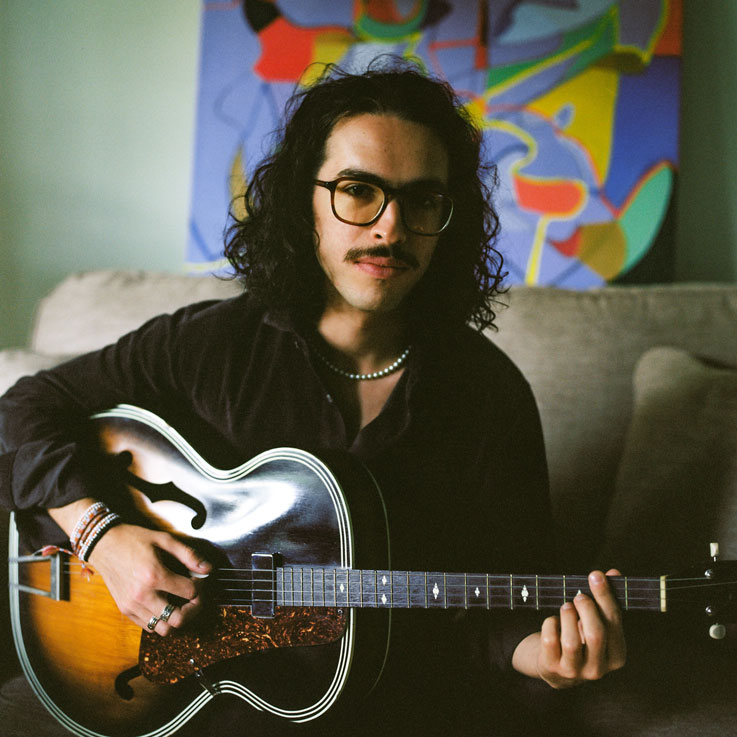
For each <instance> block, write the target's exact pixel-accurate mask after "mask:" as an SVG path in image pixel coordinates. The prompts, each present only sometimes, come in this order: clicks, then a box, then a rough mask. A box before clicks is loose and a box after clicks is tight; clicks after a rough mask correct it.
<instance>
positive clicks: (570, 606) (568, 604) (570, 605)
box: [561, 601, 573, 609]
mask: <svg viewBox="0 0 737 737" xmlns="http://www.w3.org/2000/svg"><path fill="white" fill-rule="evenodd" d="M561 609H573V602H571V601H567V602H566V603H565V604H563V606H562V607H561Z"/></svg>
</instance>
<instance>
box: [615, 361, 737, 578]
mask: <svg viewBox="0 0 737 737" xmlns="http://www.w3.org/2000/svg"><path fill="white" fill-rule="evenodd" d="M634 387H635V411H634V414H633V418H632V423H631V425H630V428H629V431H628V433H627V438H626V443H625V449H624V454H623V456H622V463H621V466H620V469H619V474H618V476H617V486H616V491H615V495H614V498H613V500H612V506H611V509H610V513H609V517H608V519H607V524H606V534H605V548H604V551H603V553H602V557H603V562H604V563H605V564H606V565H609V564H612V565H615V564H616V565H617V566H618V567H619V568H621V569H623V570H626V571H627V573H628V574H630V573H635V574H636V573H643V574H650V575H653V574H663V573H670V572H674V571H680V570H684V569H688V568H689V567H690V566H693V565H696V564H697V563H701V561H703V560H706V558H707V557H708V555H709V543H710V542H712V541H717V542H719V543H720V546H721V553H722V555H723V557H725V558H728V559H732V560H734V559H737V371H735V370H733V369H731V368H722V367H718V366H713V365H709V364H707V363H704V362H702V361H700V360H698V359H697V358H695V357H693V356H692V355H690V354H689V353H687V352H685V351H682V350H677V349H674V348H655V349H652V350H650V351H648V352H646V353H645V354H644V355H643V357H642V359H641V360H640V362H639V363H638V365H637V369H636V372H635V376H634Z"/></svg>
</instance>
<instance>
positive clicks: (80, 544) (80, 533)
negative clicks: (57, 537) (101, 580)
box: [69, 502, 121, 563]
mask: <svg viewBox="0 0 737 737" xmlns="http://www.w3.org/2000/svg"><path fill="white" fill-rule="evenodd" d="M120 522H121V519H120V516H119V515H118V514H116V513H115V512H111V511H110V508H109V507H108V506H107V505H106V504H104V503H103V502H95V503H94V504H92V505H91V506H90V507H89V508H88V509H87V510H86V511H85V512H84V514H83V515H82V516H81V517H80V518H79V521H78V522H77V524H76V525H75V526H74V529H73V530H72V534H71V535H70V538H69V541H70V542H71V547H72V551H73V552H74V555H76V556H77V558H79V560H81V561H82V562H83V563H85V562H87V559H88V557H89V555H90V553H91V552H92V548H93V547H94V546H95V545H96V544H97V542H98V541H99V539H100V538H101V537H102V535H103V534H104V533H105V532H106V531H107V530H109V529H110V528H111V527H113V526H115V525H117V524H119V523H120Z"/></svg>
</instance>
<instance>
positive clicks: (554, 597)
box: [67, 562, 734, 609]
mask: <svg viewBox="0 0 737 737" xmlns="http://www.w3.org/2000/svg"><path fill="white" fill-rule="evenodd" d="M67 567H68V568H69V569H71V568H77V569H79V571H80V572H81V573H83V572H84V570H85V569H84V567H83V566H82V565H81V564H75V563H73V562H69V563H67ZM221 570H226V569H221ZM230 570H232V571H241V572H243V573H247V574H250V575H251V580H250V581H249V580H248V579H247V578H246V579H240V580H238V579H236V581H235V582H238V583H244V584H249V583H250V584H251V586H250V587H249V586H247V585H246V586H244V587H243V588H226V589H225V591H226V592H227V594H228V595H229V596H230V597H231V599H229V600H225V601H222V602H219V603H228V602H230V603H234V602H238V601H240V600H239V599H238V598H237V596H236V595H237V594H244V595H248V596H249V598H247V599H245V600H244V601H246V602H250V601H252V600H253V596H254V595H255V594H259V593H270V594H272V595H273V596H272V597H268V598H267V597H264V598H261V599H259V601H260V602H265V603H276V604H277V605H278V603H279V601H280V598H279V590H278V589H279V588H281V601H282V603H284V602H285V601H286V600H287V599H288V598H291V599H292V602H296V601H297V599H299V601H300V605H302V606H305V605H307V603H306V602H308V601H309V602H310V603H311V604H312V605H315V604H316V603H317V602H320V601H321V602H322V604H321V605H322V606H328V605H329V604H328V603H326V597H325V595H326V594H327V600H328V601H330V594H331V593H332V594H333V596H332V601H333V602H334V604H335V605H336V606H337V605H339V604H340V603H343V602H340V597H339V596H338V595H337V591H336V590H335V589H331V586H330V584H332V583H333V582H332V581H330V578H329V577H328V581H327V583H328V586H327V587H325V582H324V581H323V580H322V579H321V578H319V577H312V575H311V574H312V573H314V569H311V568H307V569H296V570H298V571H300V574H301V573H304V571H307V572H309V573H310V577H307V576H305V577H304V580H297V581H296V584H295V582H294V581H293V582H292V583H291V587H290V585H289V584H287V587H286V590H285V589H284V582H283V580H282V581H278V582H277V590H276V591H275V589H274V586H273V585H271V582H272V581H273V578H271V577H269V578H268V579H267V578H266V576H265V575H263V576H262V577H261V578H260V577H259V574H266V573H267V572H259V571H253V570H251V569H230ZM281 570H284V569H281ZM287 570H290V571H292V570H293V569H287ZM317 570H320V571H323V570H324V569H317ZM329 570H332V569H329ZM336 570H342V571H347V570H348V569H336ZM351 570H352V572H355V573H356V574H358V573H359V571H358V570H357V569H351ZM393 573H394V575H400V576H402V572H396V571H395V572H393ZM404 573H405V574H406V573H407V572H404ZM254 574H256V577H255V578H254V577H253V575H254ZM409 574H410V576H411V575H412V572H409ZM418 575H420V576H422V577H423V579H424V574H418ZM474 575H477V574H474ZM373 576H374V571H371V572H370V573H369V575H368V576H367V578H369V579H370V578H371V577H373ZM462 576H463V574H457V575H456V576H454V577H457V578H460V577H462ZM469 576H470V574H469ZM479 577H485V576H483V574H481V576H479ZM356 578H358V576H356ZM402 578H403V579H404V578H405V577H404V576H402ZM489 578H490V579H491V578H496V579H498V580H505V585H504V586H498V587H497V590H496V591H489V594H490V603H492V604H493V603H495V602H496V600H500V601H499V602H498V603H499V604H503V605H505V606H506V601H505V600H506V598H507V597H508V596H509V594H510V593H514V594H515V597H516V596H518V595H519V594H520V583H519V582H517V583H516V590H513V591H512V592H510V590H509V586H508V584H506V581H507V580H508V578H509V577H508V576H503V575H501V574H495V575H494V576H491V575H490V576H489ZM543 578H545V579H547V580H548V581H555V582H556V584H555V585H553V586H538V587H537V589H536V591H535V594H534V595H532V594H531V595H530V605H533V604H537V605H542V606H546V607H550V606H556V605H557V604H558V602H559V601H560V591H561V581H560V577H556V576H547V577H540V580H542V579H543ZM575 578H580V579H581V581H583V580H585V577H584V576H579V577H574V576H570V577H567V582H568V583H573V584H574V585H573V586H572V587H571V588H575ZM90 580H92V579H90ZM218 580H219V582H227V581H230V582H233V579H226V578H221V579H218ZM267 580H268V582H269V584H270V585H269V586H268V587H265V588H259V587H257V586H256V587H254V586H253V583H254V581H256V583H259V582H261V583H266V582H267ZM354 580H355V579H354ZM637 580H640V581H645V582H647V583H659V580H658V579H648V578H644V579H642V578H641V579H628V583H631V582H633V581H637ZM621 581H622V579H620V582H621ZM684 582H698V583H695V584H693V585H690V586H676V587H673V588H671V589H670V590H669V591H668V600H669V601H677V600H678V598H679V597H678V596H677V594H678V592H680V591H684V590H690V589H695V588H709V587H715V586H729V585H734V582H729V581H726V582H720V581H716V582H713V581H706V582H704V580H703V579H702V578H700V577H693V578H690V579H688V578H683V579H669V584H671V583H684ZM103 583H104V582H102V581H100V584H103ZM356 583H358V582H357V581H356ZM400 583H401V585H400V586H399V587H398V588H394V590H392V589H391V588H389V589H387V590H388V591H391V593H392V604H396V603H399V604H402V603H405V602H406V603H407V604H408V605H410V606H411V604H412V603H413V597H419V599H420V602H421V603H424V601H425V597H424V593H425V587H424V586H421V585H418V584H417V583H415V584H414V585H410V587H409V588H407V586H406V583H405V582H404V580H403V581H401V582H400ZM472 584H473V582H471V584H468V585H466V584H463V583H460V582H459V583H458V584H455V585H453V584H448V583H447V576H446V586H445V587H444V596H443V597H438V598H437V605H443V604H444V603H446V600H447V599H448V598H450V599H454V598H455V599H456V600H458V598H459V594H458V592H459V591H460V592H461V594H460V595H461V596H464V597H465V595H466V594H467V593H468V591H469V588H470V586H471V585H472ZM315 586H317V588H318V589H320V588H321V587H322V588H325V589H326V590H325V591H324V592H323V596H322V597H320V596H319V595H316V592H314V590H313V591H312V592H311V596H307V595H306V594H307V593H308V592H306V591H304V589H305V587H307V588H309V589H314V587H315ZM641 591H642V592H645V593H647V594H648V595H647V596H644V595H643V596H639V595H638V594H639V592H641ZM317 593H318V594H319V591H318V592H317ZM379 593H380V589H379V590H376V589H374V590H371V589H364V591H363V592H362V594H363V595H362V596H361V595H360V592H359V594H357V593H356V592H355V591H354V592H353V596H352V597H350V598H347V599H346V601H345V604H346V605H347V604H349V603H354V602H357V601H360V603H363V604H368V605H370V604H371V602H372V599H373V600H374V601H376V606H378V596H379ZM484 593H486V591H484ZM290 594H291V597H290V596H289V595H290ZM297 594H299V596H297ZM657 595H658V590H655V589H652V588H649V589H639V588H637V587H634V586H629V587H628V591H627V602H628V608H630V609H633V608H636V607H637V605H638V604H640V603H642V602H649V603H650V606H651V607H653V608H654V607H655V606H656V605H657V602H653V596H656V597H657ZM495 597H496V599H495ZM441 599H442V601H441ZM485 602H486V596H484V597H483V599H481V600H474V599H469V600H467V601H465V600H464V603H465V604H466V605H467V606H468V608H472V607H478V606H485V605H486V603H485ZM428 603H429V604H430V605H431V606H435V605H436V601H435V600H429V601H428ZM515 604H516V606H517V607H520V606H521V605H520V604H519V601H518V600H516V601H515ZM419 605H421V604H418V606H419ZM385 606H386V605H385Z"/></svg>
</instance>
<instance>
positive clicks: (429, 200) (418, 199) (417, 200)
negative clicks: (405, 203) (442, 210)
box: [411, 194, 439, 210]
mask: <svg viewBox="0 0 737 737" xmlns="http://www.w3.org/2000/svg"><path fill="white" fill-rule="evenodd" d="M411 202H412V207H413V208H415V209H417V210H435V209H437V207H438V204H439V198H438V197H436V196H435V195H433V194H418V195H415V196H414V197H413V198H412V200H411Z"/></svg>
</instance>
